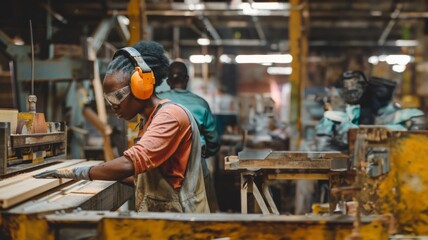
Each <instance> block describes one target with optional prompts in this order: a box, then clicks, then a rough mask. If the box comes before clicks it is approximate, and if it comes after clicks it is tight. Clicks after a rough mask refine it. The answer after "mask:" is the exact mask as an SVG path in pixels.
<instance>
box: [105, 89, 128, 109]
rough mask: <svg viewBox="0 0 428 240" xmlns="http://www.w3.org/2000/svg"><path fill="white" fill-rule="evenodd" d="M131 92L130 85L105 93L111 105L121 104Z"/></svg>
mask: <svg viewBox="0 0 428 240" xmlns="http://www.w3.org/2000/svg"><path fill="white" fill-rule="evenodd" d="M130 93H131V89H130V88H129V86H125V87H123V88H120V89H118V90H116V91H113V92H111V93H104V98H105V99H106V101H107V102H108V103H109V104H110V105H119V104H120V103H121V102H123V100H125V98H126V97H127V96H128V95H129V94H130Z"/></svg>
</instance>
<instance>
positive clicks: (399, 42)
mask: <svg viewBox="0 0 428 240" xmlns="http://www.w3.org/2000/svg"><path fill="white" fill-rule="evenodd" d="M418 43H419V42H418V41H417V40H396V41H395V46H398V47H416V46H418Z"/></svg>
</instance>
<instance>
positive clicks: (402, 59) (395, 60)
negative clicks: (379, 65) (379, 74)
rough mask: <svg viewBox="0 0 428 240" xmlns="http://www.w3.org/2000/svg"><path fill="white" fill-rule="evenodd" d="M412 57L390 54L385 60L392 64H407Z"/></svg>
mask: <svg viewBox="0 0 428 240" xmlns="http://www.w3.org/2000/svg"><path fill="white" fill-rule="evenodd" d="M410 60H412V58H411V57H410V56H409V55H388V56H386V58H385V61H386V62H387V63H388V64H390V65H394V64H398V65H407V64H408V63H409V62H410Z"/></svg>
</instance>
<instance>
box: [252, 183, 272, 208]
mask: <svg viewBox="0 0 428 240" xmlns="http://www.w3.org/2000/svg"><path fill="white" fill-rule="evenodd" d="M252 184H253V195H254V198H255V199H256V201H257V203H258V204H259V207H260V209H261V210H262V213H263V214H270V212H269V209H268V208H267V206H266V203H265V201H264V200H263V197H262V195H261V194H260V191H259V189H258V188H257V186H256V183H255V182H254V181H253V182H252Z"/></svg>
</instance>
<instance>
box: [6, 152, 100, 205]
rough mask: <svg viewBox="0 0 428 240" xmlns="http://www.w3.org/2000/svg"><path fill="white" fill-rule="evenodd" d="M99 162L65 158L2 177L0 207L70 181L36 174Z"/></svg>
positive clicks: (21, 200) (13, 203)
mask: <svg viewBox="0 0 428 240" xmlns="http://www.w3.org/2000/svg"><path fill="white" fill-rule="evenodd" d="M99 163H100V161H86V160H65V161H63V162H61V163H58V164H55V165H51V166H49V167H45V168H42V169H38V170H35V171H31V172H27V173H24V174H20V175H16V176H14V177H10V178H6V179H3V180H1V181H0V209H6V208H10V207H12V206H15V205H16V204H19V203H22V202H24V201H26V200H28V199H30V198H32V197H34V196H37V195H39V194H41V193H44V192H46V191H49V190H51V189H53V188H56V187H58V186H61V185H64V184H66V183H68V182H70V181H72V179H65V178H62V179H60V178H46V179H36V178H34V177H33V176H34V175H36V174H39V173H42V172H44V171H49V170H55V169H58V168H64V167H70V166H73V167H78V166H87V165H98V164H99Z"/></svg>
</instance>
